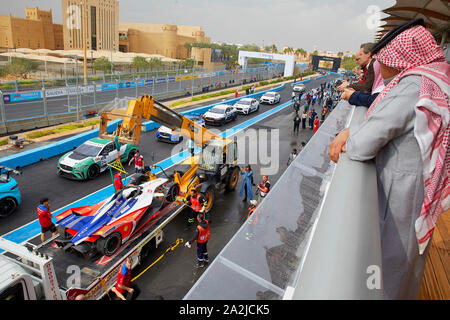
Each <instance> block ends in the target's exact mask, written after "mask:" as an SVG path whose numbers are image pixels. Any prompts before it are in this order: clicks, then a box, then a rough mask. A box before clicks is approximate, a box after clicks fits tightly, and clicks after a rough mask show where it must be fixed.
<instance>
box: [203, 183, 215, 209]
mask: <svg viewBox="0 0 450 320" xmlns="http://www.w3.org/2000/svg"><path fill="white" fill-rule="evenodd" d="M203 197H205V199H206V208H205V213H209V212H210V211H211V210H212V208H213V206H214V189H213V187H212V186H210V187H208V189H206V192H204V193H203Z"/></svg>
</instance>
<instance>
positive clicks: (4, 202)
mask: <svg viewBox="0 0 450 320" xmlns="http://www.w3.org/2000/svg"><path fill="white" fill-rule="evenodd" d="M16 208H17V202H16V200H15V199H14V198H11V197H6V198H3V199H1V200H0V218H6V217H9V216H10V215H11V214H12V213H13V212H14V210H16Z"/></svg>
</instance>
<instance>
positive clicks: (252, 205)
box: [245, 200, 258, 240]
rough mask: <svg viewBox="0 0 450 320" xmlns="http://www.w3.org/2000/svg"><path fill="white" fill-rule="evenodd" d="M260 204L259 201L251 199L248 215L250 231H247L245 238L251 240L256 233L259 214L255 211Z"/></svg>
mask: <svg viewBox="0 0 450 320" xmlns="http://www.w3.org/2000/svg"><path fill="white" fill-rule="evenodd" d="M257 206H258V201H256V200H250V207H249V208H248V216H247V222H248V224H249V226H248V232H246V233H245V238H246V239H247V240H250V239H251V238H252V237H253V235H254V233H253V231H254V226H256V225H257V224H258V214H257V213H255V214H253V213H254V212H255V210H256V207H257Z"/></svg>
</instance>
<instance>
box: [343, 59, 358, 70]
mask: <svg viewBox="0 0 450 320" xmlns="http://www.w3.org/2000/svg"><path fill="white" fill-rule="evenodd" d="M357 65H358V64H357V63H356V60H355V55H352V56H351V57H344V58H342V61H341V68H343V69H345V70H353V69H354V68H356V66H357Z"/></svg>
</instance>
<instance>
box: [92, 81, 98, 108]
mask: <svg viewBox="0 0 450 320" xmlns="http://www.w3.org/2000/svg"><path fill="white" fill-rule="evenodd" d="M93 85H94V105H96V104H97V85H96V84H95V81H94V82H93Z"/></svg>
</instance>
